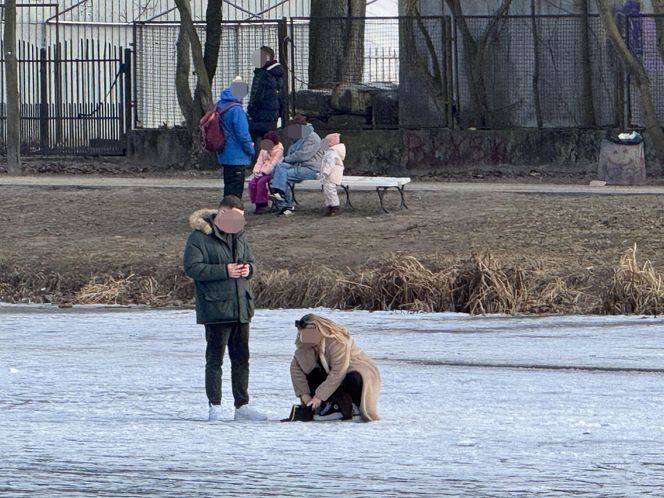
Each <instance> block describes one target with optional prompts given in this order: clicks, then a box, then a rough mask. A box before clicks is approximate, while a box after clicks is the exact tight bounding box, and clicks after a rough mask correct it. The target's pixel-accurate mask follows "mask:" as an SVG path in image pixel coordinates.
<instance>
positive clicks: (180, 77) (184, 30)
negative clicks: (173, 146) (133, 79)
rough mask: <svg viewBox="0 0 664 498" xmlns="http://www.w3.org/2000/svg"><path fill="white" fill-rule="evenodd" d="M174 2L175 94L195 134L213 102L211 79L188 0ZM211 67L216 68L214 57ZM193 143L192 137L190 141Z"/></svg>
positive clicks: (194, 142)
mask: <svg viewBox="0 0 664 498" xmlns="http://www.w3.org/2000/svg"><path fill="white" fill-rule="evenodd" d="M175 5H176V7H177V9H178V12H179V13H180V33H179V35H178V41H177V45H176V46H177V52H176V53H177V63H176V71H175V87H176V94H177V98H178V104H179V105H180V110H181V111H182V114H183V115H184V117H185V122H186V124H187V128H188V129H189V131H190V132H191V133H192V135H194V136H195V135H197V134H198V123H199V121H200V119H201V117H202V116H203V114H204V113H205V112H206V111H207V110H208V109H209V108H210V107H211V105H212V103H213V100H212V89H211V80H210V77H209V72H208V68H207V66H206V64H205V60H204V57H203V48H202V46H201V40H200V38H199V37H198V33H197V32H196V28H195V26H194V22H193V19H192V16H191V4H190V0H175ZM206 45H207V44H206ZM217 46H218V45H217ZM190 57H191V59H190ZM190 60H191V61H193V63H194V72H195V74H196V89H195V92H194V96H192V93H191V88H190V87H189V73H190V69H191V66H190ZM214 67H215V69H216V58H215V63H214ZM213 74H214V72H213ZM196 143H197V141H196V140H193V141H192V144H196Z"/></svg>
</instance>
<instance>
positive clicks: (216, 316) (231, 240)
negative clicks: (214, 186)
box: [183, 218, 254, 324]
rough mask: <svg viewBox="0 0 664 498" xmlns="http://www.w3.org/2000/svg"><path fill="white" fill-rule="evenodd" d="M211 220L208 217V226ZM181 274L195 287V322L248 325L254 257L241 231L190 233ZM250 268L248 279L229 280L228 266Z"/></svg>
mask: <svg viewBox="0 0 664 498" xmlns="http://www.w3.org/2000/svg"><path fill="white" fill-rule="evenodd" d="M212 221H213V218H209V222H210V225H212ZM183 260H184V261H183V266H184V271H185V273H186V274H187V275H189V276H190V277H191V278H192V279H193V280H194V284H195V288H196V322H197V323H203V324H206V323H207V324H209V323H249V322H251V317H252V316H253V315H254V294H253V291H252V289H251V282H250V281H249V279H250V278H251V277H252V276H253V273H254V265H253V263H254V258H253V256H252V255H251V249H250V248H249V243H248V242H247V239H246V237H245V234H244V232H240V233H238V234H234V235H231V234H227V233H223V232H221V231H220V230H219V229H217V228H216V227H214V230H213V231H211V233H209V234H206V233H204V232H202V231H200V230H194V231H193V232H191V234H190V235H189V238H188V239H187V244H186V246H185V249H184V257H183ZM239 262H245V263H249V265H250V272H249V277H248V278H229V277H228V270H227V268H226V265H227V264H228V263H239Z"/></svg>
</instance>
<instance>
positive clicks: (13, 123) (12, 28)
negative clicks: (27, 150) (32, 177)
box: [4, 0, 22, 175]
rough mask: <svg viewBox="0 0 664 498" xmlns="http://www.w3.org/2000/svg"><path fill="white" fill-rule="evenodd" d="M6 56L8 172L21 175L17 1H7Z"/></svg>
mask: <svg viewBox="0 0 664 498" xmlns="http://www.w3.org/2000/svg"><path fill="white" fill-rule="evenodd" d="M4 10H5V27H4V45H5V46H4V52H5V53H4V56H5V81H6V87H7V90H6V91H7V121H6V123H7V172H8V173H9V174H10V175H20V174H21V173H22V169H21V117H20V114H19V113H20V110H19V98H20V97H19V93H18V67H17V62H16V0H6V1H5V9H4Z"/></svg>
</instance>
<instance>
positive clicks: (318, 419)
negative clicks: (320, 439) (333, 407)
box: [314, 412, 344, 422]
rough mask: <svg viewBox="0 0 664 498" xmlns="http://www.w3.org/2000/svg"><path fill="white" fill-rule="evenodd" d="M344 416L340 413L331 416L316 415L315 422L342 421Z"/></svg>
mask: <svg viewBox="0 0 664 498" xmlns="http://www.w3.org/2000/svg"><path fill="white" fill-rule="evenodd" d="M343 418H344V416H343V415H342V414H341V413H339V412H336V413H330V414H329V415H314V420H315V421H316V422H331V421H332V420H341V419H343Z"/></svg>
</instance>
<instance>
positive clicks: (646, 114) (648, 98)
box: [596, 0, 664, 169]
mask: <svg viewBox="0 0 664 498" xmlns="http://www.w3.org/2000/svg"><path fill="white" fill-rule="evenodd" d="M596 1H597V9H598V11H599V15H600V17H601V18H602V24H603V25H604V29H606V33H607V35H608V37H609V40H611V44H612V45H613V48H614V49H615V50H616V53H617V54H618V57H619V58H620V60H621V62H622V64H623V66H624V67H625V70H626V71H627V72H628V73H629V75H630V76H631V78H632V80H633V81H634V84H635V85H636V87H637V89H638V90H639V97H640V98H639V102H640V104H641V113H642V115H643V121H644V124H645V127H646V133H647V134H648V136H649V138H650V140H651V142H652V144H653V147H654V148H655V155H656V156H657V162H658V163H659V165H660V169H664V132H663V131H662V127H661V126H660V124H659V120H658V118H657V112H656V111H655V106H654V105H653V101H652V94H651V92H650V78H649V77H648V73H647V72H646V70H645V68H644V67H643V65H642V64H641V62H639V61H638V59H637V58H636V57H634V54H632V52H631V51H630V50H629V48H628V47H627V44H626V43H625V40H624V39H623V37H622V36H621V34H620V31H619V30H618V26H617V25H616V20H615V18H614V17H613V12H612V9H611V5H610V4H609V0H596Z"/></svg>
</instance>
